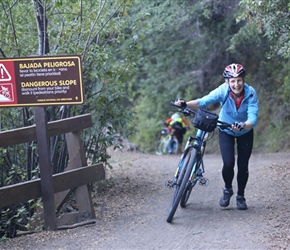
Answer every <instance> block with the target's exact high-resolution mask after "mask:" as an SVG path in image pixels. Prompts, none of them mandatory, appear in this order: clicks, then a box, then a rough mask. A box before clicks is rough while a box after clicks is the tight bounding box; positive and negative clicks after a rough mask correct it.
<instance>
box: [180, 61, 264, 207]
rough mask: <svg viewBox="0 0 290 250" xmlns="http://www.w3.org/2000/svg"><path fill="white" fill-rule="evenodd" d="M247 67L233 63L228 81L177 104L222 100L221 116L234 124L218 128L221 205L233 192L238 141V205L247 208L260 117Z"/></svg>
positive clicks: (199, 104)
mask: <svg viewBox="0 0 290 250" xmlns="http://www.w3.org/2000/svg"><path fill="white" fill-rule="evenodd" d="M245 75H246V71H245V69H244V67H243V66H242V65H241V64H234V63H233V64H230V65H228V66H227V67H226V68H225V70H224V72H223V77H224V79H225V82H224V83H223V84H221V85H220V86H219V87H217V88H216V89H214V90H212V91H211V92H210V93H209V94H208V95H205V96H203V97H202V98H199V99H196V100H191V101H188V102H185V101H184V100H182V99H179V100H177V101H175V104H176V105H178V106H182V107H187V106H188V107H189V108H192V109H198V108H204V107H206V106H208V105H209V104H211V103H215V102H220V104H221V109H220V113H219V118H220V119H221V120H222V121H225V122H227V123H230V124H233V125H232V130H227V129H225V130H223V129H219V145H220V151H221V156H222V160H223V169H222V177H223V180H224V184H225V187H224V190H223V196H222V197H221V199H220V201H219V205H220V206H221V207H227V206H229V204H230V198H231V196H232V195H233V194H234V192H233V188H232V182H233V178H234V166H235V144H237V167H238V172H237V187H238V190H237V196H236V204H237V209H239V210H246V209H247V204H246V199H245V196H244V195H245V188H246V185H247V182H248V178H249V170H248V165H249V159H250V156H251V153H252V148H253V140H254V133H253V128H254V126H255V125H256V124H257V119H258V112H259V106H258V103H259V101H258V97H257V93H256V91H255V89H254V88H253V87H252V86H250V85H248V84H247V83H246V82H245Z"/></svg>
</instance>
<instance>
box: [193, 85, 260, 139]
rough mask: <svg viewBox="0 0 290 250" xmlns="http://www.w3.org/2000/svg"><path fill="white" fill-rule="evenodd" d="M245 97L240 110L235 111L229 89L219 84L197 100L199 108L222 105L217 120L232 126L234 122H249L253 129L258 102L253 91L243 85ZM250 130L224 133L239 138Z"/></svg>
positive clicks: (257, 111)
mask: <svg viewBox="0 0 290 250" xmlns="http://www.w3.org/2000/svg"><path fill="white" fill-rule="evenodd" d="M244 90H245V97H244V99H243V101H242V103H241V106H240V108H239V109H238V110H237V108H236V105H235V101H234V99H233V98H231V97H230V88H229V86H228V84H227V83H223V84H221V85H220V86H219V87H217V88H216V89H214V90H212V91H211V92H210V93H209V94H208V95H206V96H204V97H202V98H200V99H198V103H199V106H200V108H205V107H206V106H207V105H209V104H211V103H214V102H220V104H221V105H222V107H221V110H220V113H219V120H221V121H224V122H227V123H230V124H233V123H234V122H245V121H249V122H251V123H252V124H253V127H254V126H255V125H256V124H257V120H258V113H259V100H258V96H257V93H256V91H255V89H254V88H253V87H251V86H249V85H248V84H247V83H245V84H244ZM249 131H250V130H247V129H243V130H242V131H239V132H233V131H231V130H225V132H226V133H228V134H230V135H234V136H241V135H243V134H245V133H247V132H249Z"/></svg>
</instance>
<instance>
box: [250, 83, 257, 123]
mask: <svg viewBox="0 0 290 250" xmlns="http://www.w3.org/2000/svg"><path fill="white" fill-rule="evenodd" d="M250 90H251V96H250V99H249V103H248V121H250V122H251V123H252V125H253V127H254V126H255V125H256V124H257V121H258V115H259V99H258V96H257V93H256V91H255V89H254V88H252V87H250Z"/></svg>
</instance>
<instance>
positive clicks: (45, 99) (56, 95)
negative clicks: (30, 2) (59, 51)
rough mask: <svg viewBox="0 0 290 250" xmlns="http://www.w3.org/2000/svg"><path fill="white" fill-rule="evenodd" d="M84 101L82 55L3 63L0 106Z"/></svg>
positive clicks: (0, 68) (1, 64)
mask: <svg viewBox="0 0 290 250" xmlns="http://www.w3.org/2000/svg"><path fill="white" fill-rule="evenodd" d="M83 102H84V93H83V83H82V70H81V59H80V56H78V55H73V56H53V57H51V56H49V57H48V56H45V57H35V58H32V57H29V58H17V59H4V60H0V106H5V107H8V106H45V105H69V104H82V103H83Z"/></svg>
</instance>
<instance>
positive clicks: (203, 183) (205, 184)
mask: <svg viewBox="0 0 290 250" xmlns="http://www.w3.org/2000/svg"><path fill="white" fill-rule="evenodd" d="M208 183H209V180H208V179H207V178H204V177H201V178H200V179H199V185H201V186H204V187H206V186H207V185H208Z"/></svg>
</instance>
